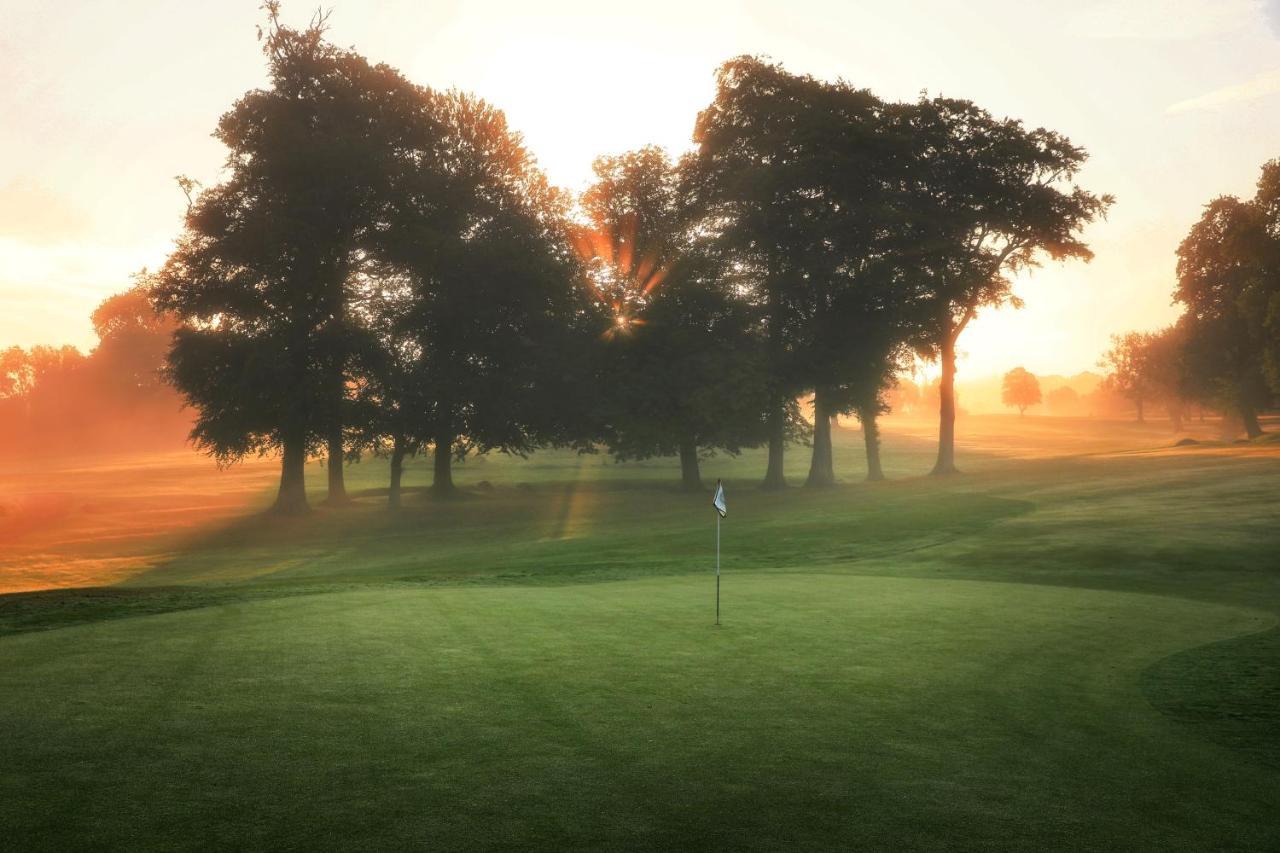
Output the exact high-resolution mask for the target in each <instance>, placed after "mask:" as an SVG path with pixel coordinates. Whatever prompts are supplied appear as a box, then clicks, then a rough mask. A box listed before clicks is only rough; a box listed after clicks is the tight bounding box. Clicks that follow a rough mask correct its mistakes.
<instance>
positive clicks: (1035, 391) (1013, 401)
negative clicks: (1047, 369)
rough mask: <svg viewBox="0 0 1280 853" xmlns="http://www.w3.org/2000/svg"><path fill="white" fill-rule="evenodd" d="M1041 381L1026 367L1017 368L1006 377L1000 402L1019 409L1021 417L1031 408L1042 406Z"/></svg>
mask: <svg viewBox="0 0 1280 853" xmlns="http://www.w3.org/2000/svg"><path fill="white" fill-rule="evenodd" d="M1040 399H1041V397H1040V380H1039V379H1036V377H1035V374H1034V373H1031V372H1030V371H1028V370H1027V369H1026V368H1024V367H1015V368H1014V369H1013V370H1010V371H1009V372H1008V373H1006V374H1005V375H1004V382H1003V384H1002V388H1001V393H1000V400H1001V402H1003V403H1004V404H1005V405H1006V406H1014V407H1016V408H1017V409H1018V415H1019V417H1021V416H1023V415H1025V414H1026V413H1027V409H1028V408H1030V407H1031V406H1038V405H1040Z"/></svg>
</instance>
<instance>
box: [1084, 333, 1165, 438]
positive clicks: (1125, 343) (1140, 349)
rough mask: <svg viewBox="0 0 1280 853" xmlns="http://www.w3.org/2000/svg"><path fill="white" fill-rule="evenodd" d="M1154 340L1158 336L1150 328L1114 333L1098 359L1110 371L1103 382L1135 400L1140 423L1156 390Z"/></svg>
mask: <svg viewBox="0 0 1280 853" xmlns="http://www.w3.org/2000/svg"><path fill="white" fill-rule="evenodd" d="M1154 340H1155V336H1154V335H1152V334H1150V333H1148V332H1126V333H1125V334H1123V335H1112V336H1111V349H1109V350H1107V351H1106V353H1105V354H1104V355H1103V356H1102V360H1101V361H1099V362H1098V366H1099V367H1101V368H1102V369H1104V370H1106V371H1107V376H1106V378H1105V379H1103V386H1104V387H1105V388H1106V390H1108V391H1114V392H1115V393H1117V394H1119V395H1121V396H1122V397H1125V398H1126V399H1128V400H1129V401H1130V402H1132V403H1133V406H1134V409H1135V410H1136V412H1137V417H1138V423H1143V422H1144V420H1145V418H1144V413H1145V406H1146V402H1147V401H1148V400H1149V399H1150V398H1151V397H1152V395H1153V394H1154V393H1155V380H1154V376H1153V370H1152V366H1151V358H1150V357H1151V344H1152V341H1154Z"/></svg>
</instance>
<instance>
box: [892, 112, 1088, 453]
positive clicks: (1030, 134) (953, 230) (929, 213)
mask: <svg viewBox="0 0 1280 853" xmlns="http://www.w3.org/2000/svg"><path fill="white" fill-rule="evenodd" d="M896 115H897V128H898V133H899V134H900V135H901V136H902V137H903V138H905V139H908V140H910V142H911V145H912V147H913V150H912V154H911V155H910V157H909V158H908V159H907V162H908V163H909V164H910V169H909V171H908V173H907V175H906V177H905V180H904V187H905V188H906V190H907V192H906V194H905V195H904V198H903V200H902V205H901V209H902V210H903V211H904V214H903V225H904V228H903V235H902V236H903V237H904V239H907V240H908V241H910V242H914V243H915V244H916V245H917V246H919V250H918V253H917V255H916V257H914V258H912V259H911V261H912V262H911V263H904V266H905V267H906V268H908V269H910V270H911V271H912V272H913V275H914V277H915V281H916V284H917V287H918V292H919V297H920V298H921V299H922V300H923V301H924V302H925V303H926V304H927V307H928V310H929V314H930V317H931V321H930V324H929V331H928V335H927V336H926V338H925V341H924V345H923V346H922V347H921V349H922V350H923V351H924V352H925V353H926V354H928V355H931V356H933V357H936V358H938V359H939V360H940V361H941V364H942V377H941V380H940V398H941V399H940V427H939V442H938V460H937V464H936V465H935V466H934V473H935V474H948V473H951V472H954V471H955V470H956V468H955V415H956V400H955V375H956V343H957V341H958V339H959V337H960V335H961V334H962V333H963V332H964V330H965V328H966V327H967V326H968V325H969V323H970V322H971V321H972V320H973V318H974V317H976V316H977V314H978V312H979V311H980V310H981V309H982V308H984V307H988V306H992V307H994V306H999V305H1006V304H1007V305H1014V306H1019V305H1021V301H1020V300H1019V299H1018V297H1017V296H1016V295H1014V293H1013V289H1012V281H1011V276H1012V275H1013V274H1014V273H1017V272H1019V271H1022V270H1025V269H1027V268H1029V267H1034V266H1036V265H1037V264H1038V262H1039V260H1040V258H1041V257H1042V256H1047V257H1049V258H1050V259H1053V260H1062V259H1068V258H1080V259H1084V260H1088V259H1089V258H1091V257H1092V253H1091V252H1090V251H1089V248H1088V246H1087V245H1085V243H1084V242H1083V240H1082V239H1081V238H1080V232H1081V230H1082V229H1083V228H1084V226H1086V225H1088V224H1089V223H1090V222H1093V221H1094V220H1095V219H1097V218H1099V217H1101V216H1103V215H1104V214H1105V213H1106V210H1107V208H1108V207H1109V206H1110V204H1111V202H1112V198H1111V196H1108V195H1102V196H1098V195H1094V194H1092V193H1089V192H1087V191H1085V190H1084V189H1082V188H1080V187H1079V186H1077V185H1075V184H1074V183H1073V180H1074V178H1075V175H1076V174H1077V172H1078V171H1079V169H1080V168H1081V166H1083V164H1084V162H1085V159H1086V156H1087V155H1086V154H1085V151H1084V149H1082V148H1080V147H1078V146H1076V145H1073V144H1072V143H1071V142H1070V141H1069V140H1068V139H1067V138H1066V137H1064V136H1062V135H1060V134H1058V133H1054V132H1053V131H1049V130H1045V129H1043V128H1038V129H1035V130H1028V129H1026V128H1025V127H1023V125H1022V123H1021V122H1019V121H1015V120H1012V119H997V118H995V117H993V116H992V115H991V114H990V113H988V112H987V111H986V110H983V109H981V108H980V107H977V106H975V105H974V104H973V103H971V102H969V101H962V100H954V99H949V98H934V99H922V100H920V101H919V102H918V103H916V104H908V105H902V106H900V107H898V108H896Z"/></svg>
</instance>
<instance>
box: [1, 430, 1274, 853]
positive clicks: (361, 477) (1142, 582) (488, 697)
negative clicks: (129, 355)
mask: <svg viewBox="0 0 1280 853" xmlns="http://www.w3.org/2000/svg"><path fill="white" fill-rule="evenodd" d="M930 426H931V425H930V424H928V423H925V422H920V423H916V422H912V421H908V420H900V419H888V420H886V422H885V436H884V461H885V469H886V474H887V475H888V477H889V479H888V480H887V481H885V482H881V483H864V482H862V477H863V476H864V473H865V471H864V470H863V469H862V468H861V467H860V466H862V465H863V458H862V456H861V443H862V436H861V434H860V432H859V431H858V430H857V428H856V426H855V427H852V428H850V427H843V428H839V429H836V430H834V436H833V445H834V449H835V460H836V470H837V471H838V472H839V474H840V478H841V480H840V482H839V483H838V484H837V485H836V486H835V487H834V488H827V489H801V488H793V489H790V490H787V491H785V492H781V493H778V492H764V491H761V490H759V488H758V480H759V475H760V472H761V471H762V469H763V460H764V453H763V451H750V452H747V453H744V454H743V455H741V456H738V457H732V456H728V455H724V454H721V455H719V456H715V457H712V458H711V459H709V460H706V461H705V462H704V463H703V467H704V475H705V476H707V477H710V478H712V482H714V479H715V478H723V480H724V483H725V489H726V494H727V500H728V507H729V512H728V516H727V518H726V519H725V520H724V522H723V526H722V543H723V544H722V548H723V551H722V560H723V562H722V565H723V577H722V614H723V615H722V624H721V625H720V626H719V627H716V626H715V625H714V624H713V623H714V589H715V581H714V554H715V552H714V542H715V538H714V537H715V513H714V511H713V509H712V507H711V505H710V494H709V493H708V494H687V493H684V492H681V491H680V490H679V489H678V482H679V481H678V477H679V464H678V461H677V460H675V459H655V460H650V461H648V462H633V463H616V462H614V461H612V460H611V459H610V458H608V457H607V456H604V455H589V454H588V455H578V454H575V453H571V452H569V451H547V452H539V453H536V454H534V455H532V456H531V457H529V458H528V459H519V458H516V457H508V456H503V455H500V454H499V455H489V456H483V457H472V458H470V459H468V460H467V461H465V462H463V463H460V464H458V465H457V466H456V470H455V473H454V477H455V480H456V482H457V483H458V485H459V487H460V494H459V496H458V497H457V498H456V499H452V500H441V499H435V498H432V497H431V496H430V494H429V493H428V492H427V491H426V490H425V489H424V488H422V486H423V484H424V483H425V482H427V481H428V480H429V477H430V462H429V460H418V461H414V462H411V463H410V465H409V467H408V469H407V472H406V474H405V489H406V494H405V498H404V501H403V504H402V506H401V508H400V509H399V510H398V511H389V510H388V509H387V507H386V465H385V463H384V462H383V461H381V460H378V459H374V458H367V459H364V460H362V461H361V462H360V463H359V464H356V465H352V466H349V467H348V470H347V487H348V490H349V492H350V494H352V496H353V498H354V500H353V502H352V503H351V504H349V505H346V506H342V507H326V506H323V505H321V506H317V508H316V510H315V511H314V512H312V513H311V514H309V515H305V516H300V517H295V518H283V519H282V518H278V517H273V516H267V515H264V514H263V513H262V510H263V509H264V508H265V507H267V506H268V505H269V504H270V501H271V498H272V488H273V485H274V483H273V477H278V468H276V467H274V466H272V465H271V464H270V463H269V461H268V462H261V463H255V462H249V463H245V464H243V465H241V466H237V467H233V468H231V469H229V470H226V471H219V470H216V469H215V468H214V466H213V464H212V463H211V462H209V461H208V460H207V459H203V458H201V457H199V456H197V455H196V454H194V453H185V454H170V455H167V456H165V455H157V456H155V457H151V458H147V457H134V458H128V459H117V460H114V461H112V462H111V463H110V464H105V463H101V462H99V461H96V460H89V459H83V460H76V459H74V458H65V459H60V460H59V462H58V466H59V467H58V470H56V471H50V470H48V467H47V466H41V465H36V464H31V465H15V464H8V465H7V466H6V467H5V468H4V469H3V470H2V471H0V482H2V483H3V486H4V494H6V495H9V496H11V497H10V502H9V503H8V504H6V505H5V507H4V515H3V516H0V531H3V533H4V536H3V538H0V542H3V543H4V544H3V547H0V566H3V568H4V569H5V575H4V577H5V578H6V579H7V580H9V582H10V584H11V586H10V587H9V589H10V590H13V589H25V590H28V591H10V594H8V595H4V596H0V731H2V732H3V737H2V738H0V827H3V837H4V839H5V841H4V844H5V846H10V847H11V849H23V850H37V849H43V850H66V849H86V848H88V849H164V850H195V849H202V850H206V849H246V848H250V849H300V848H307V849H319V848H325V847H332V846H341V847H343V848H345V849H371V850H373V849H397V848H404V847H419V848H432V849H457V850H464V849H465V850H502V849H548V850H552V849H554V850H713V849H715V850H753V849H759V850H767V849H771V850H776V849H797V850H804V849H843V850H905V849H911V850H955V849H966V850H978V849H981V850H1010V851H1027V850H1240V851H1254V850H1268V849H1275V846H1276V844H1277V839H1280V808H1277V804H1278V803H1280V670H1278V669H1277V665H1276V661H1277V660H1280V631H1278V630H1277V615H1278V614H1280V549H1278V548H1277V545H1278V544H1280V508H1278V507H1277V503H1276V501H1275V495H1276V488H1277V484H1278V483H1280V444H1276V443H1274V442H1268V441H1267V440H1266V437H1265V436H1264V438H1263V439H1262V440H1259V441H1254V442H1246V443H1234V444H1230V443H1223V442H1219V441H1214V440H1212V436H1213V434H1214V426H1213V425H1212V424H1207V425H1205V424H1194V423H1193V424H1191V425H1190V426H1189V430H1190V431H1191V432H1192V433H1193V434H1196V435H1198V436H1199V437H1200V438H1201V439H1202V440H1201V442H1200V443H1199V444H1194V445H1190V446H1182V447H1173V446H1172V444H1173V440H1172V438H1171V437H1170V435H1169V433H1168V431H1167V425H1166V424H1158V425H1155V424H1153V425H1150V426H1142V425H1135V424H1132V423H1125V422H1110V421H1093V420H1089V419H1083V418H1080V419H1071V418H1031V419H1025V420H1023V419H1019V418H1017V417H1015V416H984V417H976V416H975V417H970V418H968V419H966V420H965V421H963V430H962V432H961V435H960V445H959V453H958V460H957V461H958V465H959V467H960V468H961V469H962V471H963V472H964V473H963V474H962V475H960V476H956V477H950V478H934V477H928V476H925V472H927V470H928V467H929V464H930V461H931V458H932V453H933V452H934V449H935V446H934V444H933V443H932V442H931V440H930V432H929V430H930ZM1197 430H1199V432H1197ZM807 462H808V460H807V458H806V455H805V453H804V452H803V451H802V450H799V449H797V450H796V451H795V452H792V453H790V454H788V471H787V473H788V476H789V477H790V479H791V480H792V481H793V482H800V481H801V480H802V477H803V473H804V470H805V466H806V465H807ZM323 475H324V469H323V466H321V465H318V464H311V465H309V466H308V470H307V476H308V482H309V486H314V489H315V493H314V496H313V497H314V499H315V501H316V502H317V503H318V502H319V500H320V499H321V498H322V497H323ZM197 518H199V519H204V521H203V522H202V523H196V521H195V520H194V519H197ZM67 566H71V567H75V568H74V569H73V570H71V573H70V574H66V573H65V572H64V573H63V574H59V570H58V569H57V567H67ZM24 567H25V569H24ZM41 567H43V568H41ZM42 571H44V572H46V573H47V577H46V578H45V582H44V583H41V578H40V572H42ZM24 572H25V573H24ZM95 573H96V574H95ZM15 585H16V586H15ZM42 586H44V587H65V588H63V589H43V590H40V589H39V588H40V587H42ZM33 590H38V591H33Z"/></svg>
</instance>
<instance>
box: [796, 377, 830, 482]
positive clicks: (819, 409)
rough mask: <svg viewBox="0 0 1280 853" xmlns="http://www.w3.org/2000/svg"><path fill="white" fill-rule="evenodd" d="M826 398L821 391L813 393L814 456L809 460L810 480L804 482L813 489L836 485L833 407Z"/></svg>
mask: <svg viewBox="0 0 1280 853" xmlns="http://www.w3.org/2000/svg"><path fill="white" fill-rule="evenodd" d="M826 397H827V395H826V393H825V392H823V391H822V390H821V389H818V390H815V391H814V392H813V456H812V457H811V458H810V460H809V479H807V480H805V481H804V484H805V485H806V486H808V487H811V488H813V487H822V486H834V485H835V483H836V469H835V461H834V459H833V458H832V454H831V411H830V408H831V407H830V406H829V405H828V404H827V400H826Z"/></svg>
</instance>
